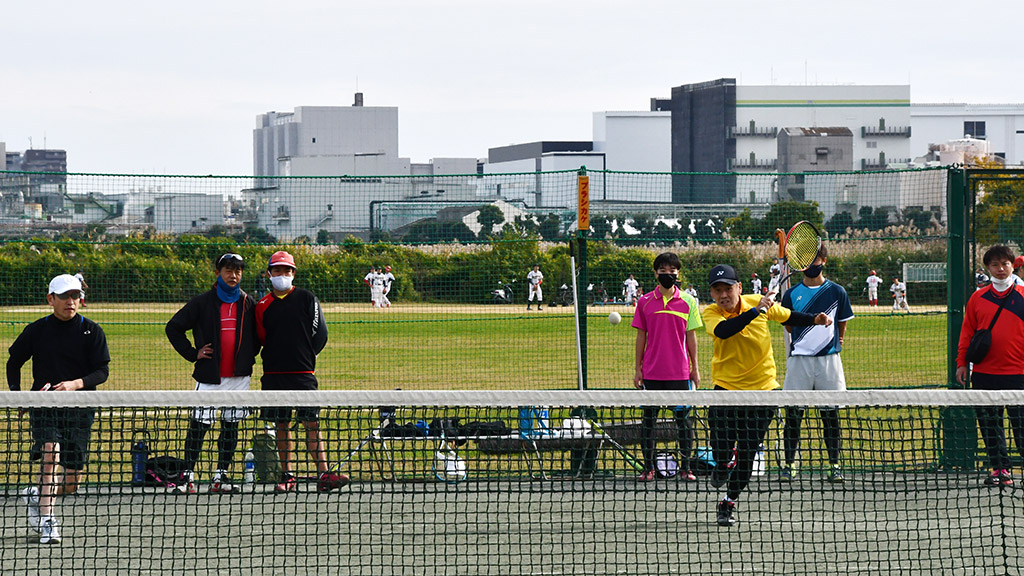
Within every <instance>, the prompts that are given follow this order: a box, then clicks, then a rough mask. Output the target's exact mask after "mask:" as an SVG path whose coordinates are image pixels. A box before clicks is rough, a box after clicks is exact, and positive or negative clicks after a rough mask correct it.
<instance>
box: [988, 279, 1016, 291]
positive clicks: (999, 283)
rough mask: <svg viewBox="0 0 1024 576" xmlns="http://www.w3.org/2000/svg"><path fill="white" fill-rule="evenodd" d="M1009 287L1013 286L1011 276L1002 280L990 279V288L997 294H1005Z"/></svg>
mask: <svg viewBox="0 0 1024 576" xmlns="http://www.w3.org/2000/svg"><path fill="white" fill-rule="evenodd" d="M1010 286H1013V276H1007V277H1006V278H1003V279H1002V280H1000V279H999V278H996V277H995V276H993V277H992V287H993V288H995V289H996V291H997V292H1005V291H1006V290H1007V289H1009V288H1010Z"/></svg>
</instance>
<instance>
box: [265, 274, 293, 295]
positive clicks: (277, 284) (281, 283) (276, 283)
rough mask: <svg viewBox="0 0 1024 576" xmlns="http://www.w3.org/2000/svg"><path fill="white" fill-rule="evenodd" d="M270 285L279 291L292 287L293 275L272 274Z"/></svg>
mask: <svg viewBox="0 0 1024 576" xmlns="http://www.w3.org/2000/svg"><path fill="white" fill-rule="evenodd" d="M270 285H271V286H273V287H274V290H277V291H278V292H284V291H286V290H289V289H291V287H292V277H291V276H271V277H270Z"/></svg>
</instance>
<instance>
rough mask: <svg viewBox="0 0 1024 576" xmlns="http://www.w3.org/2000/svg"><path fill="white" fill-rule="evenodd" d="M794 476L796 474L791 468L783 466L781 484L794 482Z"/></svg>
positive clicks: (780, 475) (780, 477)
mask: <svg viewBox="0 0 1024 576" xmlns="http://www.w3.org/2000/svg"><path fill="white" fill-rule="evenodd" d="M794 476H796V473H795V471H794V470H793V468H792V467H791V466H783V467H782V469H781V470H779V482H792V481H793V477H794Z"/></svg>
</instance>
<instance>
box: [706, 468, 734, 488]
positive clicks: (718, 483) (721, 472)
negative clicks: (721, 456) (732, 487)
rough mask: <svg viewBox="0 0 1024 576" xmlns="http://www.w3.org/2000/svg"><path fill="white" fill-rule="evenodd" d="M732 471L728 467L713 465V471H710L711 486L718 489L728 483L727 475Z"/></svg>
mask: <svg viewBox="0 0 1024 576" xmlns="http://www.w3.org/2000/svg"><path fill="white" fill-rule="evenodd" d="M730 472H732V470H730V469H729V467H728V466H722V465H721V464H717V465H715V467H714V469H713V470H711V480H710V481H711V485H712V486H714V487H715V488H720V487H722V485H724V484H725V483H726V482H728V481H729V473H730Z"/></svg>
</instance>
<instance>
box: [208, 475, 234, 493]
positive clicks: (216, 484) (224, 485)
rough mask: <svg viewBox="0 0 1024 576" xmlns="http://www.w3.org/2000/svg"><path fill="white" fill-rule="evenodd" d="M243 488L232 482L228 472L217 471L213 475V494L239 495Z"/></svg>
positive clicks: (211, 491)
mask: <svg viewBox="0 0 1024 576" xmlns="http://www.w3.org/2000/svg"><path fill="white" fill-rule="evenodd" d="M241 491H242V487H241V486H239V485H238V484H235V483H234V482H232V481H231V478H229V477H228V472H227V470H217V471H216V472H215V473H214V474H213V482H212V483H210V493H211V494H238V493H239V492H241Z"/></svg>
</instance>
